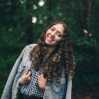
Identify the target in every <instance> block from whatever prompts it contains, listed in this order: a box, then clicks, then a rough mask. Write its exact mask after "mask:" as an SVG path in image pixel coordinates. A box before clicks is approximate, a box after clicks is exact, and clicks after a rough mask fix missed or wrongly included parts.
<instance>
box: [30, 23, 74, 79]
mask: <svg viewBox="0 0 99 99" xmlns="http://www.w3.org/2000/svg"><path fill="white" fill-rule="evenodd" d="M56 24H62V25H63V27H64V36H63V38H62V40H61V41H60V42H58V44H57V45H55V46H50V45H47V44H45V42H44V36H45V33H46V31H44V32H43V33H42V35H41V37H40V39H39V40H38V43H37V46H36V47H35V48H33V50H32V51H31V60H32V67H33V68H34V69H35V70H42V71H43V73H44V76H45V77H47V78H48V79H55V78H56V79H58V78H59V77H60V75H61V73H62V69H63V68H64V69H65V72H66V73H67V74H68V73H69V72H70V71H73V70H74V64H73V46H72V42H71V40H70V39H69V32H68V26H67V24H65V23H64V22H63V21H57V22H54V23H53V24H51V25H50V26H49V27H48V28H47V29H49V28H50V27H52V26H53V25H56ZM47 29H46V30H47Z"/></svg>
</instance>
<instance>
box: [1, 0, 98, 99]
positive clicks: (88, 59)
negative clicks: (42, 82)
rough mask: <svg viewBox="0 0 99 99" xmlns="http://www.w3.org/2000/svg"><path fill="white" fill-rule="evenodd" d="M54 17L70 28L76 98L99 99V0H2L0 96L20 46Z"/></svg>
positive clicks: (38, 32)
mask: <svg viewBox="0 0 99 99" xmlns="http://www.w3.org/2000/svg"><path fill="white" fill-rule="evenodd" d="M53 20H64V21H65V22H66V23H68V25H69V28H70V36H71V38H72V40H73V44H74V52H75V53H74V54H75V57H76V59H75V61H76V64H77V67H76V70H75V77H74V79H73V94H72V97H73V99H99V66H98V64H99V61H98V56H99V53H98V50H99V45H97V43H98V42H99V39H98V38H99V0H0V96H1V93H2V90H3V88H4V85H5V82H6V80H7V77H8V74H9V73H10V71H11V68H12V66H13V64H14V62H15V60H16V59H17V57H18V55H19V54H20V52H21V50H22V49H23V48H24V46H25V45H27V44H30V43H35V42H36V40H37V39H38V38H39V36H40V34H41V33H42V32H43V30H44V29H45V28H46V26H47V25H48V24H50V23H52V22H53ZM96 39H97V42H96Z"/></svg>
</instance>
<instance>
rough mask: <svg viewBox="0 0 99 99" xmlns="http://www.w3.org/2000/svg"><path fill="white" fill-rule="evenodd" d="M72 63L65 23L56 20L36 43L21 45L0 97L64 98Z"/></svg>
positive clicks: (8, 98) (25, 98) (30, 98)
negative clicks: (19, 53) (22, 46)
mask: <svg viewBox="0 0 99 99" xmlns="http://www.w3.org/2000/svg"><path fill="white" fill-rule="evenodd" d="M74 67H75V66H74V64H73V51H72V44H71V42H70V39H69V36H68V27H67V25H66V24H65V23H64V22H61V21H59V22H55V23H54V24H52V25H51V26H49V27H48V29H47V30H46V31H45V32H44V33H43V34H42V36H41V38H40V39H39V41H38V42H37V43H36V44H31V45H28V46H26V47H25V48H24V49H23V51H22V53H21V55H20V56H19V58H18V59H17V61H16V63H15V65H14V66H13V69H12V71H11V73H10V76H9V78H8V81H7V83H6V86H5V89H4V92H3V95H2V97H1V99H16V98H17V99H55V98H56V99H65V96H66V87H67V77H68V74H71V73H72V72H73V70H74ZM16 96H18V97H16Z"/></svg>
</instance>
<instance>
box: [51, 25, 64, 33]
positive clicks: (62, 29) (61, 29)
mask: <svg viewBox="0 0 99 99" xmlns="http://www.w3.org/2000/svg"><path fill="white" fill-rule="evenodd" d="M51 28H55V29H57V30H58V31H59V32H63V31H64V26H63V24H60V23H58V24H55V25H52V26H51Z"/></svg>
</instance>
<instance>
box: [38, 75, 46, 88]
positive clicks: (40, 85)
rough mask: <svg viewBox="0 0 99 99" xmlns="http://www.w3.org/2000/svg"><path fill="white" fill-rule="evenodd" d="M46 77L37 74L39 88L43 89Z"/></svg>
mask: <svg viewBox="0 0 99 99" xmlns="http://www.w3.org/2000/svg"><path fill="white" fill-rule="evenodd" d="M46 82H47V79H46V78H44V75H43V74H41V75H38V85H39V87H40V88H41V89H45V86H46Z"/></svg>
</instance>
